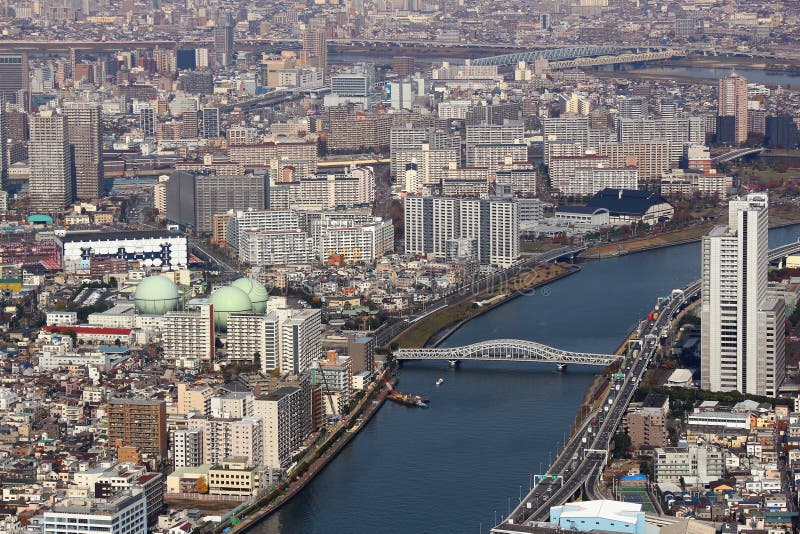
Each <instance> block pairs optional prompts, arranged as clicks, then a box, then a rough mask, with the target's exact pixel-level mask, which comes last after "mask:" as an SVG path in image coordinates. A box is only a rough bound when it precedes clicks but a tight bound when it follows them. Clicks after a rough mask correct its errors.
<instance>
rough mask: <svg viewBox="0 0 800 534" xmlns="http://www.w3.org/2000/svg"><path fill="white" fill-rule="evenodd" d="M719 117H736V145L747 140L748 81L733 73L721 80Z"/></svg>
mask: <svg viewBox="0 0 800 534" xmlns="http://www.w3.org/2000/svg"><path fill="white" fill-rule="evenodd" d="M717 109H718V111H717V116H719V117H734V121H735V123H736V125H735V140H736V143H744V142H745V141H746V140H747V79H745V77H744V76H741V75H739V74H736V73H735V72H733V73H731V75H730V76H726V77H725V78H721V79H720V80H719V97H718V108H717Z"/></svg>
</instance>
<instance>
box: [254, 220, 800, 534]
mask: <svg viewBox="0 0 800 534" xmlns="http://www.w3.org/2000/svg"><path fill="white" fill-rule="evenodd" d="M798 235H800V227H797V226H795V227H789V228H782V229H776V230H772V231H771V232H770V246H771V247H774V246H777V245H780V244H784V243H787V242H789V241H793V240H795V239H797V237H798ZM699 250H700V245H699V243H692V244H688V245H681V246H676V247H671V248H665V249H660V250H654V251H650V252H643V253H639V254H632V255H629V256H623V257H621V258H614V259H608V260H602V261H593V262H589V263H587V264H585V265H584V266H583V270H582V271H581V272H580V273H578V274H575V275H573V276H570V277H568V278H565V279H563V280H560V281H557V282H555V283H553V284H551V285H550V286H547V288H542V289H540V290H538V291H537V292H536V294H534V295H532V296H526V297H521V298H518V299H516V300H513V301H511V302H509V303H508V304H506V305H504V306H501V307H500V308H497V309H496V310H494V311H492V312H489V313H487V314H485V315H483V316H481V317H479V318H476V319H475V320H473V321H471V322H470V323H469V324H467V325H466V326H465V327H463V328H462V329H460V330H459V331H457V332H456V333H455V334H453V336H451V337H450V339H448V340H447V344H449V345H463V344H466V343H471V342H474V341H480V340H484V339H491V338H499V337H508V338H523V339H531V340H535V341H540V342H542V343H545V344H548V345H552V346H554V347H559V348H565V349H572V350H579V351H589V352H610V351H613V350H615V349H616V347H617V346H618V345H619V344H620V342H621V341H622V340H623V338H624V337H625V336H626V335H627V333H628V332H629V331H630V330H631V329H632V328H633V327H634V326H636V324H637V322H638V321H639V320H640V319H641V318H642V317H643V316H644V315H645V314H646V312H647V311H648V310H649V309H650V308H651V307H652V306H653V304H654V303H655V300H656V298H657V297H658V296H663V295H667V294H668V293H669V292H670V290H672V289H673V288H676V287H680V286H682V285H684V284H686V283H688V282H690V281H691V280H694V279H696V278H698V277H699V272H700V266H699ZM596 371H597V368H581V367H578V366H572V367H570V368H569V369H568V371H567V372H566V373H556V372H555V371H554V368H553V366H551V365H545V364H522V363H517V364H513V363H508V364H507V363H492V362H487V363H479V362H466V363H463V364H462V366H461V367H460V368H458V369H450V368H449V367H448V366H447V364H446V363H423V362H418V363H405V364H404V365H403V368H402V371H401V373H400V386H399V389H401V390H403V391H410V392H414V393H419V394H421V395H424V396H426V397H430V399H431V407H430V409H428V410H418V409H409V408H404V407H402V406H398V405H396V404H392V403H387V404H386V405H384V407H383V408H382V409H381V410H380V412H379V413H378V414H376V415H375V417H374V418H373V420H372V421H371V422H370V424H369V425H367V427H366V428H364V429H363V430H362V431H361V432H360V433H359V435H358V436H357V437H356V439H354V440H353V441H352V443H350V444H349V445H348V446H347V447H346V448H345V450H343V451H342V452H341V454H340V455H339V456H338V457H337V458H336V459H335V460H334V461H333V462H331V464H330V465H329V466H328V467H327V468H326V469H325V470H324V471H323V472H322V473H321V474H320V475H319V476H318V477H317V478H316V479H315V480H314V481H312V482H311V483H310V484H309V485H308V487H307V488H306V489H305V490H304V491H303V492H302V493H301V494H300V495H298V496H297V497H296V498H295V499H294V500H292V501H291V502H289V503H288V504H287V505H286V506H285V507H284V508H283V509H282V510H281V511H280V512H278V513H276V514H275V515H273V516H272V517H270V518H268V519H267V520H266V521H264V522H263V523H262V524H261V525H259V526H258V527H256V528H255V529H254V530H255V531H256V532H262V533H268V532H269V533H272V532H281V533H285V534H330V533H336V534H338V533H373V532H381V533H386V534H388V533H403V534H408V533H415V534H417V533H426V532H430V533H434V532H435V533H437V534H438V533H445V532H453V533H459V534H460V533H473V532H474V533H476V534H478V533H479V532H484V533H485V532H488V531H489V528H491V525H492V524H493V521H494V517H495V511H496V514H497V517H500V516H502V515H504V514H506V513H507V509H508V507H509V506H510V507H511V508H513V507H514V503H515V502H516V501H518V500H519V495H520V492H521V493H522V494H523V495H524V493H525V492H526V490H527V488H528V484H529V480H530V474H535V473H538V472H539V471H540V465H543V466H546V464H547V463H548V458H549V456H550V455H551V454H552V453H553V452H554V451H556V450H557V449H558V444H559V442H561V441H562V440H563V436H564V433H565V432H567V431H568V430H569V428H570V426H571V424H572V422H573V420H574V418H575V415H576V411H577V408H578V406H579V404H580V401H581V398H582V396H583V394H584V392H585V390H586V388H587V386H588V385H589V383H590V382H591V380H592V377H593V373H595V372H596ZM439 377H442V378H444V379H445V382H444V384H442V385H441V386H439V387H436V386H435V384H434V382H435V381H436V379H437V378H439Z"/></svg>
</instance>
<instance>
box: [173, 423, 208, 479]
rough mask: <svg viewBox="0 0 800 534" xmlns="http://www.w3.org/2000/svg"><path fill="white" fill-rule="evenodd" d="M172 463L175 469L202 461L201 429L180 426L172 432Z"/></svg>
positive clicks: (194, 465)
mask: <svg viewBox="0 0 800 534" xmlns="http://www.w3.org/2000/svg"><path fill="white" fill-rule="evenodd" d="M172 463H173V465H174V468H175V469H180V468H181V467H197V466H198V465H201V464H202V463H203V430H202V429H201V428H182V429H179V430H176V431H175V432H173V433H172Z"/></svg>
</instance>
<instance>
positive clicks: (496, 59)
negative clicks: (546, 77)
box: [472, 46, 623, 67]
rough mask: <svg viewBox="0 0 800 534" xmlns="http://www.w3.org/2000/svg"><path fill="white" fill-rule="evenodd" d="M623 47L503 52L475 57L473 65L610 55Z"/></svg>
mask: <svg viewBox="0 0 800 534" xmlns="http://www.w3.org/2000/svg"><path fill="white" fill-rule="evenodd" d="M622 51H623V49H621V48H619V47H618V46H574V47H570V48H553V49H550V50H533V51H531V52H518V53H516V54H502V55H500V56H489V57H482V58H478V59H473V60H472V64H473V65H497V66H498V67H502V66H506V65H516V64H517V63H519V62H520V61H524V62H525V63H533V62H534V61H535V60H537V59H546V60H547V61H564V60H567V59H577V58H579V57H594V56H609V55H613V54H619V53H620V52H622Z"/></svg>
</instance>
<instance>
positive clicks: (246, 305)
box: [208, 286, 253, 330]
mask: <svg viewBox="0 0 800 534" xmlns="http://www.w3.org/2000/svg"><path fill="white" fill-rule="evenodd" d="M208 300H209V302H210V303H211V304H212V305H213V306H214V326H216V327H217V328H218V329H219V330H226V329H227V328H228V314H229V313H250V312H251V311H253V303H252V302H250V297H248V296H247V293H245V292H244V291H242V290H241V289H239V288H238V287H231V286H227V287H221V288H219V289H217V290H216V291H214V292H213V293H212V294H211V297H210V298H209V299H208Z"/></svg>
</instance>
